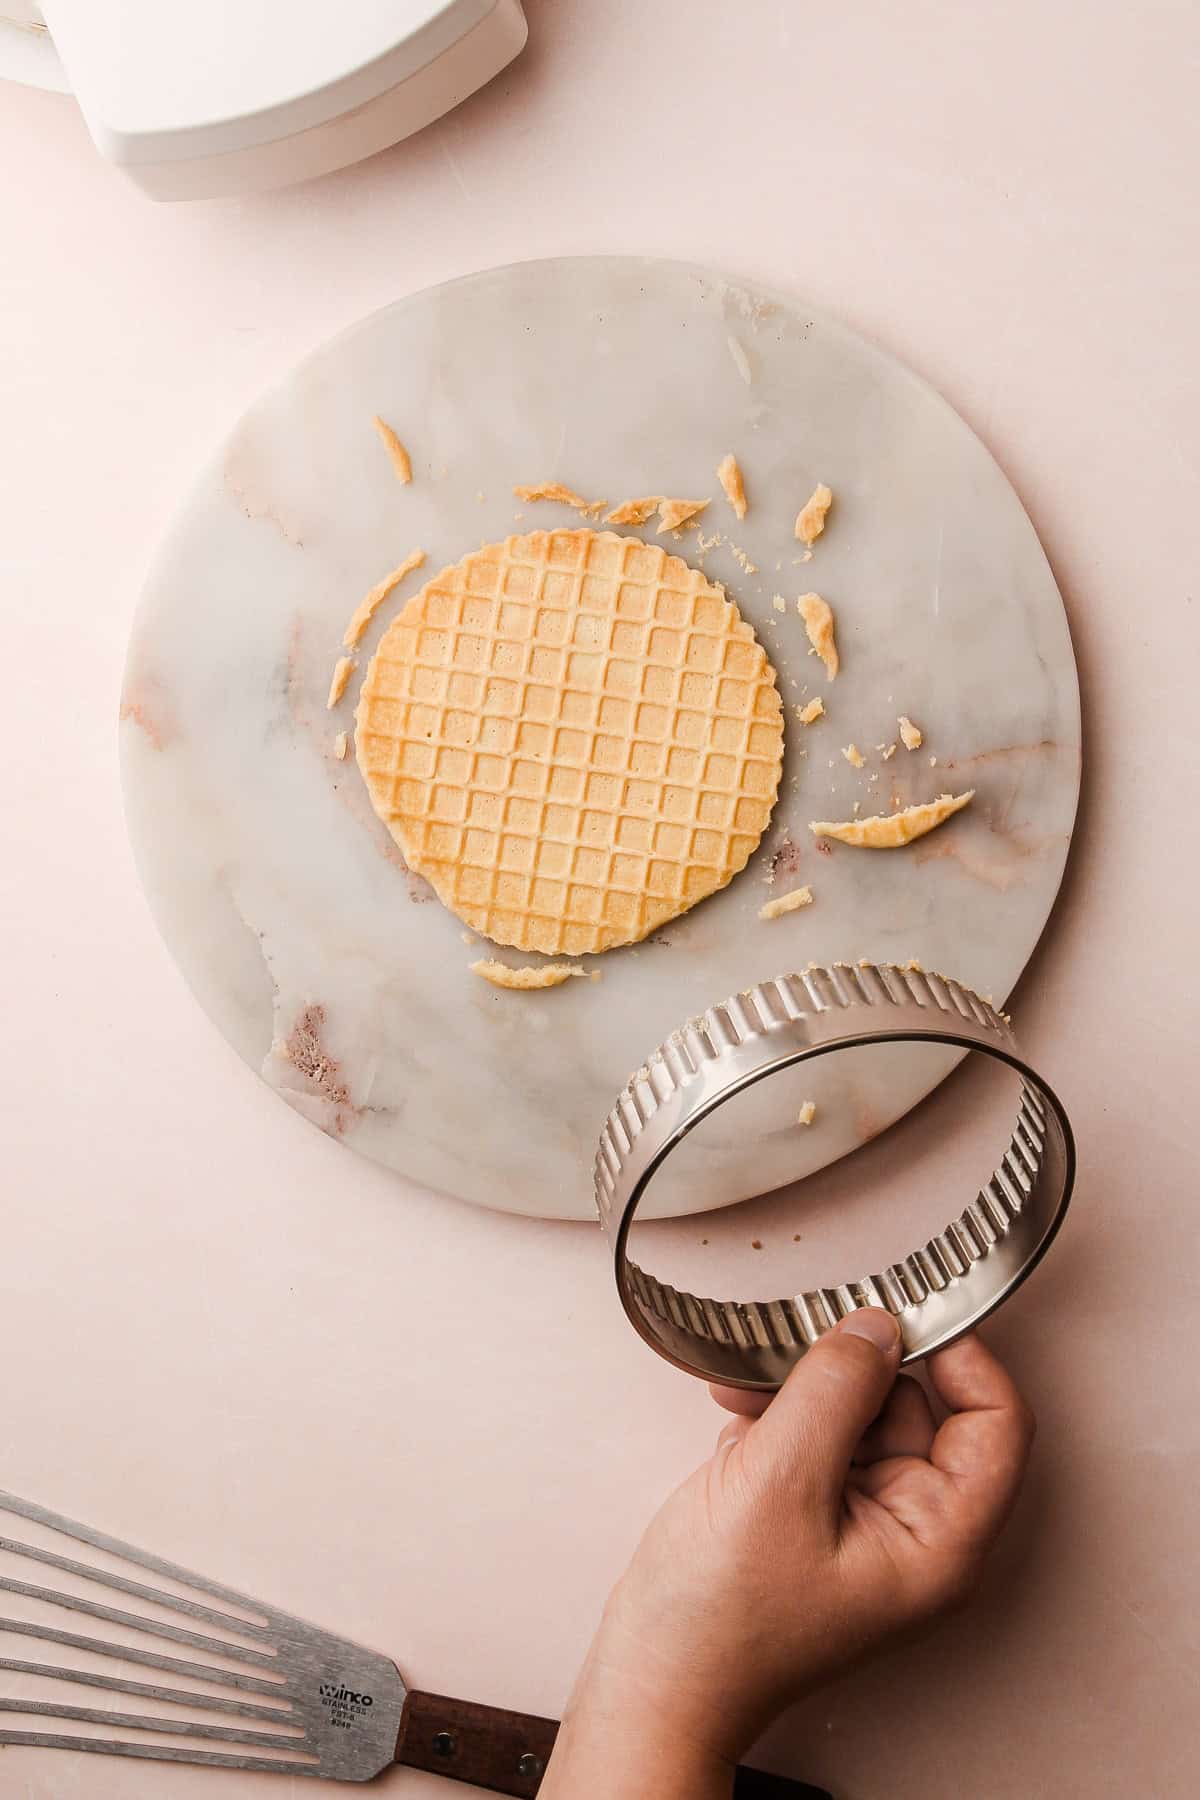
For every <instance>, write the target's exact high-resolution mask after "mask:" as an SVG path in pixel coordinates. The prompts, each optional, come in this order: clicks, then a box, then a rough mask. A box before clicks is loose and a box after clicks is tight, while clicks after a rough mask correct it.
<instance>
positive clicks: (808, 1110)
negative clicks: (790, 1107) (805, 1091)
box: [796, 1100, 817, 1125]
mask: <svg viewBox="0 0 1200 1800" xmlns="http://www.w3.org/2000/svg"><path fill="white" fill-rule="evenodd" d="M816 1116H817V1103H816V1101H815V1100H806V1101H805V1102H804V1105H803V1106H802V1107H801V1108H800V1111H799V1112H798V1113H797V1114H796V1123H797V1125H811V1124H812V1122H813V1120H814V1119H815V1118H816Z"/></svg>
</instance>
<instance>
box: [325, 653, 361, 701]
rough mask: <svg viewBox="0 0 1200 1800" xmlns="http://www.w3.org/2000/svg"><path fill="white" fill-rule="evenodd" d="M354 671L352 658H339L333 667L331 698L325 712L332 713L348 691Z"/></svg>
mask: <svg viewBox="0 0 1200 1800" xmlns="http://www.w3.org/2000/svg"><path fill="white" fill-rule="evenodd" d="M353 671H354V658H353V657H352V656H339V657H338V659H337V661H336V662H335V663H334V665H333V677H332V679H331V681H330V683H329V698H328V700H326V702H325V711H326V712H332V711H333V709H334V707H335V706H336V705H337V703H338V701H339V700H340V699H341V697H342V695H343V694H344V693H345V691H346V687H347V684H348V682H349V680H350V676H351V675H352V673H353Z"/></svg>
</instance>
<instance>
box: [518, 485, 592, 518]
mask: <svg viewBox="0 0 1200 1800" xmlns="http://www.w3.org/2000/svg"><path fill="white" fill-rule="evenodd" d="M513 493H514V494H515V495H516V496H517V499H518V500H557V501H558V503H559V505H560V506H573V507H574V508H575V510H576V512H580V513H582V514H583V516H584V518H585V519H594V518H595V517H596V515H597V514H598V513H602V512H603V511H604V508H605V507H606V506H607V505H608V501H607V500H585V499H584V498H583V495H582V494H577V493H576V492H575V490H574V488H569V487H564V486H563V484H562V482H561V481H538V482H535V483H534V485H533V486H532V487H515V488H514V489H513Z"/></svg>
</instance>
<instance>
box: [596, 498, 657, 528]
mask: <svg viewBox="0 0 1200 1800" xmlns="http://www.w3.org/2000/svg"><path fill="white" fill-rule="evenodd" d="M662 498H663V496H662V495H661V494H644V495H643V496H642V498H641V499H640V500H622V502H621V504H620V506H614V507H613V509H612V511H611V512H610V513H605V515H604V523H605V524H606V525H644V524H645V523H646V520H647V519H648V518H649V517H650V514H651V513H654V512H657V511H658V509H659V506H660V505H661V504H662Z"/></svg>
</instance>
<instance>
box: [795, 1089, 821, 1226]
mask: <svg viewBox="0 0 1200 1800" xmlns="http://www.w3.org/2000/svg"><path fill="white" fill-rule="evenodd" d="M816 1116H817V1103H816V1101H815V1100H806V1101H805V1102H804V1105H803V1106H802V1107H801V1108H800V1111H799V1112H798V1113H797V1114H796V1123H797V1125H811V1124H812V1122H813V1120H814V1119H815V1118H816ZM799 1241H800V1239H799V1234H797V1236H796V1237H794V1238H793V1239H792V1242H793V1243H794V1244H796V1243H799Z"/></svg>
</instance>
